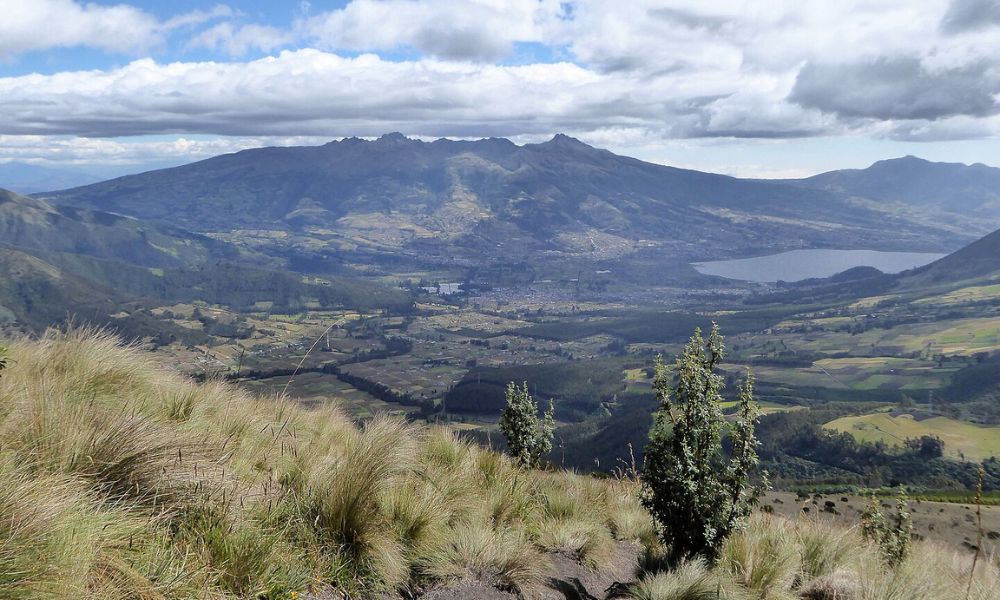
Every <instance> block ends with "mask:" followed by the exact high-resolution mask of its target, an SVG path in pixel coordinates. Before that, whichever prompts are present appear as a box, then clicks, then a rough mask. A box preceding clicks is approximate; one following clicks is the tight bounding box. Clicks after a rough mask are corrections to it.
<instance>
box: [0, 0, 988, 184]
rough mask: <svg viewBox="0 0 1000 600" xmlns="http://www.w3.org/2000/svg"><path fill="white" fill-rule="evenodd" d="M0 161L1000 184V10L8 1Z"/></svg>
mask: <svg viewBox="0 0 1000 600" xmlns="http://www.w3.org/2000/svg"><path fill="white" fill-rule="evenodd" d="M0 15H2V16H3V17H2V18H0V162H10V161H18V162H22V161H23V162H30V163H34V164H37V165H42V166H48V167H72V168H93V169H104V170H105V171H107V170H109V169H111V170H113V169H119V170H123V171H140V170H144V169H147V168H153V167H159V166H165V165H172V164H181V163H185V162H190V161H193V160H198V159H201V158H206V157H209V156H213V155H216V154H220V153H224V152H232V151H236V150H239V149H243V148H249V147H258V146H264V145H292V144H295V145H301V144H305V145H312V144H321V143H325V142H327V141H329V140H331V139H339V138H343V137H348V136H361V137H369V136H371V137H377V136H378V135H381V134H383V133H386V132H391V131H399V132H402V133H404V134H407V135H409V136H412V137H421V138H425V139H434V138H437V137H452V138H479V137H488V136H502V137H508V138H511V139H512V140H514V141H515V142H517V143H526V142H535V141H541V140H544V139H548V138H550V137H551V136H552V135H553V134H555V133H559V132H561V133H566V134H568V135H572V136H574V137H577V138H579V139H581V140H583V141H584V142H587V143H590V144H592V145H595V146H599V147H603V148H608V149H610V150H612V151H614V152H617V153H620V154H625V155H629V156H635V157H638V158H641V159H644V160H649V161H653V162H659V163H664V164H670V165H675V166H679V167H686V168H695V169H700V170H706V171H714V172H721V173H727V174H732V175H737V176H744V177H801V176H807V175H810V174H814V173H817V172H821V171H827V170H832V169H839V168H863V167H865V166H867V165H869V164H871V163H872V162H874V161H876V160H880V159H885V158H892V157H898V156H903V155H907V154H912V155H916V156H921V157H924V158H927V159H930V160H940V161H949V162H965V163H975V162H982V163H986V164H990V165H994V166H1000V0H837V1H834V0H815V1H814V0H768V1H767V2H764V1H756V2H751V1H735V0H714V1H712V2H705V1H704V0H697V1H687V0H657V1H647V0H566V1H560V0H449V1H445V0H423V1H413V0H343V1H337V2H324V1H320V0H313V1H309V2H306V1H302V2H281V1H275V0H245V1H240V0H232V1H229V2H225V3H214V2H201V1H195V0H171V1H169V2H166V1H154V0H131V1H127V2H121V3H118V2H105V1H88V2H77V1H76V0H0Z"/></svg>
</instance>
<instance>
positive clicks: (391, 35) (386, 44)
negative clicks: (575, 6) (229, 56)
mask: <svg viewBox="0 0 1000 600" xmlns="http://www.w3.org/2000/svg"><path fill="white" fill-rule="evenodd" d="M564 10H565V9H564V6H563V5H562V4H561V3H560V2H558V1H556V0H460V1H457V2H456V1H449V0H424V1H420V2H418V1H415V0H353V1H352V2H350V3H349V4H347V6H345V7H344V8H342V9H338V10H333V11H329V12H325V13H321V14H318V15H315V16H308V17H306V18H303V19H301V20H300V21H299V22H298V24H297V29H298V31H299V32H300V33H301V34H302V35H303V36H304V37H305V38H306V39H308V40H310V41H312V42H313V43H315V44H316V45H317V46H318V47H320V48H325V49H331V50H350V51H358V52H365V51H380V50H384V51H392V50H401V49H403V50H405V49H412V50H415V51H418V52H421V53H423V54H426V55H430V56H435V57H439V58H445V59H454V60H477V61H483V60H486V61H493V60H498V59H501V58H504V57H505V56H508V55H509V54H511V52H512V51H513V47H514V43H515V42H538V41H549V40H550V37H551V36H550V34H551V30H552V29H553V28H554V27H555V26H556V25H557V24H558V22H559V20H560V19H561V18H562V17H563V13H564Z"/></svg>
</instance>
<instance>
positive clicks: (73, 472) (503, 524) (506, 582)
mask: <svg viewBox="0 0 1000 600" xmlns="http://www.w3.org/2000/svg"><path fill="white" fill-rule="evenodd" d="M9 347H10V357H11V359H12V360H11V362H10V363H9V365H8V366H7V368H5V369H4V370H3V371H2V372H0V600H7V599H11V600H13V599H28V600H34V599H38V600H42V599H46V600H48V599H55V600H70V599H84V600H105V599H121V600H126V599H129V600H162V599H166V598H209V599H229V598H255V599H258V598H263V599H271V600H276V599H278V598H283V599H284V598H290V597H292V593H293V592H296V593H300V594H301V593H305V592H307V591H309V590H321V589H324V588H330V587H332V588H335V589H337V590H338V591H339V592H341V593H343V594H346V595H348V596H349V597H353V598H369V597H379V596H380V595H381V594H383V593H389V594H393V593H396V592H401V593H403V594H405V595H407V596H415V595H419V594H420V593H422V592H423V591H425V590H428V589H432V588H434V587H437V586H442V585H447V584H449V583H450V582H454V581H457V580H461V579H467V578H474V579H478V580H483V581H488V582H490V583H492V584H493V585H496V586H498V587H500V588H503V589H506V590H511V591H514V592H517V593H519V594H521V595H522V596H524V597H530V596H531V595H532V594H533V593H535V592H537V591H538V590H539V589H540V587H541V586H542V584H543V582H544V581H545V579H546V577H547V576H548V575H549V574H548V573H547V572H546V569H547V568H548V566H547V565H548V560H547V558H546V557H547V555H548V554H549V553H550V552H560V553H564V554H569V555H572V556H574V557H575V558H577V559H579V560H580V561H581V562H582V563H584V564H588V565H591V566H601V565H602V564H603V563H604V562H605V561H606V560H607V559H608V558H609V557H611V556H612V554H613V553H614V551H615V549H616V545H617V544H619V543H627V542H635V541H641V542H643V543H644V544H646V545H647V546H650V547H655V539H654V535H653V528H652V523H651V521H650V519H649V516H648V515H647V514H646V513H645V512H644V511H643V510H642V509H641V508H640V506H639V504H638V503H637V501H636V498H635V489H636V485H635V481H634V480H632V479H629V478H621V479H617V480H606V481H602V480H596V479H593V478H589V477H584V476H578V475H574V474H571V473H564V472H541V471H528V470H523V469H519V468H517V467H516V466H515V465H513V464H512V463H511V462H510V461H509V460H508V459H507V458H505V457H503V456H501V455H499V454H496V453H493V452H489V451H486V450H484V449H481V448H479V447H477V446H473V445H471V444H469V443H466V442H462V441H459V440H458V439H456V438H455V437H454V435H453V434H452V433H451V432H450V431H448V430H446V429H443V428H426V427H416V426H412V425H407V424H404V423H402V422H400V421H396V420H393V419H389V418H386V417H378V418H375V419H373V420H371V421H369V422H368V423H366V424H365V425H363V426H360V427H359V426H357V425H355V424H354V423H352V422H351V421H350V420H349V419H347V418H346V417H345V416H344V415H343V414H342V413H341V411H340V410H339V409H337V408H336V406H335V405H331V406H328V407H324V408H321V409H316V410H305V409H302V408H301V407H299V406H297V405H295V404H294V403H291V402H289V401H287V400H286V399H284V398H282V397H256V396H252V395H250V394H247V393H246V392H244V391H241V390H240V389H238V388H235V387H232V386H230V385H227V384H224V383H220V382H208V383H205V384H201V385H197V384H195V383H193V382H191V381H189V380H187V379H185V378H183V377H181V376H179V375H178V374H176V373H172V372H170V371H167V370H165V369H163V368H161V367H158V366H157V365H156V364H154V363H153V362H152V361H151V359H150V356H149V355H148V354H144V353H141V352H138V351H136V350H135V349H130V348H124V347H122V346H120V345H119V343H118V341H117V340H116V339H115V338H113V337H111V336H108V335H106V334H103V333H101V332H95V331H87V330H72V331H69V332H66V333H48V334H46V335H45V336H44V337H43V338H42V339H40V340H36V341H24V340H21V341H14V342H12V343H10V344H9ZM971 568H972V565H971V558H969V557H963V556H956V555H955V554H954V553H952V552H950V551H948V550H943V549H941V548H938V547H936V546H933V545H931V544H927V543H918V544H916V545H915V551H914V553H913V556H911V557H910V558H909V559H908V560H907V561H906V562H904V563H903V564H902V565H900V566H899V567H898V568H896V569H887V568H886V567H885V566H884V564H883V563H882V562H881V561H880V560H879V559H878V554H877V552H876V551H874V550H873V549H871V548H869V547H867V546H866V545H865V544H864V543H863V542H862V541H861V540H860V538H859V536H858V535H857V534H856V532H854V531H851V530H844V529H837V528H832V527H827V526H822V525H818V524H816V523H813V522H810V521H805V520H803V521H798V522H789V521H782V520H779V519H772V518H765V517H760V518H755V519H754V520H753V521H752V522H751V523H750V525H749V527H748V528H747V529H746V530H745V531H743V532H740V533H738V534H737V535H735V536H733V537H732V538H731V539H730V540H729V541H728V542H727V544H726V546H725V548H723V551H722V556H721V559H720V561H719V563H718V564H717V565H714V566H712V567H709V566H706V565H704V564H701V563H696V562H691V563H687V564H685V565H684V566H682V567H680V568H679V569H677V570H675V571H672V572H667V571H660V572H649V573H646V574H644V575H642V576H641V577H640V578H639V581H638V582H637V583H636V585H635V586H633V588H632V595H633V596H634V597H636V598H644V599H648V600H684V599H694V600H697V599H700V598H734V599H735V598H739V599H744V598H748V599H749V598H753V599H763V598H767V599H781V598H808V599H812V600H830V599H839V600H844V599H846V598H852V599H858V600H895V599H900V600H902V599H908V600H921V599H928V600H929V599H931V598H933V599H935V600H965V598H966V596H965V591H966V588H967V587H968V589H969V590H970V591H969V599H970V600H1000V575H998V573H1000V565H998V564H997V561H996V559H995V558H994V557H988V559H987V560H981V561H979V563H978V565H977V566H976V568H975V573H974V576H973V578H972V581H971V584H970V583H969V581H970V580H969V576H970V569H971Z"/></svg>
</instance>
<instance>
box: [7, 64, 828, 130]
mask: <svg viewBox="0 0 1000 600" xmlns="http://www.w3.org/2000/svg"><path fill="white" fill-rule="evenodd" d="M748 81H749V80H748V79H746V78H744V79H743V80H714V79H710V80H708V81H694V80H689V79H688V78H687V77H686V76H685V75H684V74H683V73H667V74H661V75H657V76H647V75H644V74H634V73H604V72H598V71H594V70H591V69H587V68H584V67H582V66H580V65H576V64H573V63H566V62H563V63H551V64H548V63H546V64H533V65H508V66H505V65H493V64H482V63H468V62H455V61H443V60H437V59H421V60H416V61H388V60H384V59H381V58H379V57H378V56H375V55H371V54H367V55H361V56H359V57H355V58H351V57H342V56H339V55H336V54H333V53H328V52H321V51H318V50H298V51H284V52H282V53H280V54H279V55H278V56H276V57H266V58H262V59H258V60H254V61H249V62H227V63H216V62H197V63H194V62H189V63H170V64H159V63H156V62H155V61H153V60H150V59H142V60H137V61H134V62H132V63H129V64H128V65H125V66H123V67H121V68H118V69H112V70H108V71H77V72H63V73H57V74H54V75H38V74H33V75H26V76H21V77H8V78H0V133H4V134H11V135H12V134H30V135H81V136H87V137H101V136H104V137H115V136H129V135H146V134H182V133H186V134H190V133H201V134H218V135H328V136H342V135H378V134H380V133H383V132H385V131H391V130H400V131H405V132H408V133H414V134H422V135H459V136H462V135H468V136H481V135H505V136H509V135H524V134H532V133H536V134H550V133H551V132H553V131H588V130H592V129H597V128H605V127H614V126H629V127H645V128H648V129H650V130H653V131H661V132H664V133H665V134H666V135H669V136H672V137H698V136H717V135H725V136H750V137H757V136H764V137H770V136H775V137H782V136H789V135H799V134H800V133H801V132H802V131H811V130H813V129H815V128H816V127H817V126H818V125H819V124H820V121H819V120H818V119H819V113H818V112H817V111H813V112H810V111H808V110H804V109H802V108H801V107H797V106H794V105H785V106H779V107H774V106H772V104H773V102H774V101H775V100H777V99H780V98H781V97H782V95H783V94H784V93H785V91H786V90H785V88H786V87H787V86H788V85H789V83H788V82H786V81H784V80H777V79H774V80H769V81H765V80H759V81H755V82H753V85H752V86H751V87H753V88H755V89H756V90H759V91H754V92H740V90H739V89H738V88H739V87H741V86H743V85H747V83H748Z"/></svg>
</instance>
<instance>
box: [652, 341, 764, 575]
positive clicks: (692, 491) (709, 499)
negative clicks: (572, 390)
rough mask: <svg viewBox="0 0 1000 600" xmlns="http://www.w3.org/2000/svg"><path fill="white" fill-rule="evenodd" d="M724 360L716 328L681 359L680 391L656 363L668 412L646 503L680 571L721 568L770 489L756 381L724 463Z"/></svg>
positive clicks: (655, 445) (660, 419) (656, 433)
mask: <svg viewBox="0 0 1000 600" xmlns="http://www.w3.org/2000/svg"><path fill="white" fill-rule="evenodd" d="M723 356H724V346H723V338H722V336H721V335H720V333H719V327H718V325H716V324H713V325H712V333H711V335H710V336H709V338H708V341H707V344H706V342H705V340H704V339H703V338H702V335H701V330H700V329H696V330H695V332H694V335H693V336H692V337H691V340H690V341H689V342H688V344H687V346H686V347H685V348H684V351H683V353H682V354H681V356H680V357H678V359H677V361H676V373H677V381H676V385H673V380H672V377H671V376H670V373H669V372H668V370H667V368H666V366H665V365H664V363H663V358H662V357H657V359H656V376H655V378H654V380H653V387H654V389H655V391H656V395H657V397H658V399H659V401H660V409H659V410H658V411H657V412H656V414H655V415H654V424H653V429H652V431H651V432H650V440H649V444H648V445H647V446H646V451H645V456H646V459H645V465H644V468H643V473H642V483H643V489H642V502H643V504H644V505H645V507H646V508H647V510H649V512H650V514H652V516H653V519H654V521H655V522H656V526H657V531H658V534H659V537H660V539H661V541H662V542H663V544H664V546H665V548H666V551H667V556H666V558H667V560H668V562H670V563H672V564H679V563H680V562H682V561H685V560H689V559H693V558H698V557H701V558H704V559H706V560H708V561H710V562H712V561H714V560H715V559H716V558H717V557H718V553H719V550H720V549H721V546H722V542H723V541H724V540H725V539H726V538H727V537H728V536H729V535H730V534H732V533H733V532H734V531H737V530H738V529H740V528H741V527H742V526H743V525H744V524H745V522H746V519H747V517H748V516H749V515H750V513H751V512H752V510H753V507H754V506H756V504H757V502H758V500H759V497H760V494H761V493H762V492H763V490H764V488H765V487H766V485H767V482H766V475H763V476H762V478H761V482H760V483H759V484H757V485H754V484H753V483H752V482H751V477H752V475H753V472H754V471H755V470H756V469H757V467H758V465H759V462H760V460H759V458H758V456H757V445H758V442H757V438H756V436H755V428H756V423H757V418H758V415H759V408H758V406H757V403H756V402H755V401H754V399H753V378H752V377H751V376H750V374H749V373H748V374H747V379H746V381H745V382H744V383H743V384H742V385H740V387H739V408H738V411H737V417H736V420H735V422H734V423H733V424H732V427H731V429H730V431H729V440H730V442H731V447H732V451H731V452H730V455H729V457H728V459H727V458H726V457H725V456H724V453H723V449H722V434H723V430H724V428H725V425H726V421H725V417H724V416H723V414H722V407H721V404H720V403H721V402H722V395H721V392H722V388H723V379H722V377H721V376H720V375H718V374H717V373H716V372H715V370H716V368H717V367H718V366H719V364H720V362H721V361H722V358H723ZM671 387H673V390H671Z"/></svg>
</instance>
